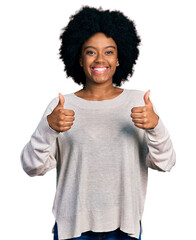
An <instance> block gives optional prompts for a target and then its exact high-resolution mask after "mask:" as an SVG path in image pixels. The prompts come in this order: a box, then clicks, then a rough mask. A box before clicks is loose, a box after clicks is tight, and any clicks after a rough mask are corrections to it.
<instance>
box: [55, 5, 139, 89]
mask: <svg viewBox="0 0 196 240" xmlns="http://www.w3.org/2000/svg"><path fill="white" fill-rule="evenodd" d="M98 32H102V33H104V34H105V35H106V36H107V37H111V38H112V39H113V40H114V41H115V42H116V45H117V49H118V60H119V63H120V66H119V67H118V68H116V72H115V74H114V76H113V80H112V81H113V83H114V84H115V85H116V86H121V85H122V82H125V81H128V79H127V78H128V77H129V76H132V74H133V72H134V69H133V66H134V64H136V60H137V58H138V55H139V48H138V47H139V44H140V42H141V39H140V37H139V36H138V34H137V30H136V28H135V23H134V22H133V21H132V20H130V19H128V17H126V16H125V15H123V13H121V12H120V11H110V10H102V8H101V7H100V8H99V9H96V8H93V7H89V6H84V7H82V8H81V9H80V10H79V11H78V12H76V13H75V15H72V16H71V17H70V21H69V23H68V25H67V26H66V27H64V28H63V29H62V33H61V35H60V40H61V46H60V49H59V55H60V59H62V61H63V62H64V64H65V68H64V70H65V72H66V73H67V76H68V77H72V78H73V80H74V82H76V83H77V84H79V85H81V84H82V85H83V87H84V86H85V83H86V77H85V74H84V71H83V68H82V67H81V66H80V64H79V57H80V53H81V48H82V45H83V43H84V42H85V41H86V40H87V39H89V38H90V37H91V36H93V35H94V34H95V33H98Z"/></svg>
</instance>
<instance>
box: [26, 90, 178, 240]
mask: <svg viewBox="0 0 196 240" xmlns="http://www.w3.org/2000/svg"><path fill="white" fill-rule="evenodd" d="M143 96H144V92H142V91H137V90H129V89H124V91H123V92H122V93H121V94H120V95H119V96H117V97H115V98H113V99H109V100H103V101H88V100H85V99H82V98H80V97H78V96H76V95H75V94H74V93H70V94H67V95H64V98H65V104H64V108H65V109H71V110H74V112H75V121H74V122H73V125H72V126H71V129H69V130H68V131H66V132H63V133H62V132H61V133H59V132H56V131H55V130H53V129H52V128H50V127H49V125H48V122H47V118H46V117H47V115H48V114H50V113H51V112H52V111H53V109H54V108H55V107H56V105H57V104H58V101H59V99H58V97H57V98H55V99H54V100H53V101H51V103H50V104H49V106H48V107H47V109H46V111H45V113H44V115H43V117H42V119H41V121H40V123H39V125H38V127H37V129H36V130H35V132H34V133H33V135H32V137H31V139H30V141H29V142H28V143H27V145H26V146H25V147H24V149H23V151H22V154H21V161H22V166H23V169H24V171H25V172H26V173H27V174H29V175H30V176H36V175H44V174H45V173H46V172H47V171H49V170H51V169H53V168H55V167H56V169H57V189H56V196H55V200H54V205H53V214H54V216H55V220H56V222H57V225H58V235H59V239H68V238H74V237H79V236H80V235H81V233H82V232H86V231H89V230H91V231H94V232H107V231H113V230H115V229H116V228H120V229H121V230H122V231H124V232H126V233H127V234H128V235H129V236H131V237H135V238H139V233H140V221H141V220H142V214H143V209H144V202H145V198H146V189H147V178H148V167H150V168H153V169H156V170H159V171H170V170H171V168H172V167H173V166H174V164H175V161H176V156H175V152H174V149H173V146H172V142H171V139H170V136H169V133H168V131H167V130H166V128H165V127H164V125H163V123H162V121H161V119H159V122H158V125H157V126H156V127H155V128H154V129H151V130H143V129H139V128H137V127H135V126H134V124H133V122H132V119H131V117H130V114H131V109H132V108H133V107H138V106H144V100H143Z"/></svg>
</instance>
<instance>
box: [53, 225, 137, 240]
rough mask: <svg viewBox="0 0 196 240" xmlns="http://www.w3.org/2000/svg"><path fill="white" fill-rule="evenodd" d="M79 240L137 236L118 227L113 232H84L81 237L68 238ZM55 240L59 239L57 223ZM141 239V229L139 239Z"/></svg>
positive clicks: (112, 239) (125, 238)
mask: <svg viewBox="0 0 196 240" xmlns="http://www.w3.org/2000/svg"><path fill="white" fill-rule="evenodd" d="M72 239H73V240H79V239H86V240H136V238H132V237H129V236H128V234H127V233H125V232H123V231H121V230H120V228H117V229H116V230H114V231H111V232H92V231H88V232H83V233H82V235H81V236H80V237H76V238H70V239H67V240H72ZM54 240H58V230H57V224H56V223H55V226H54ZM138 240H141V231H140V236H139V239H138Z"/></svg>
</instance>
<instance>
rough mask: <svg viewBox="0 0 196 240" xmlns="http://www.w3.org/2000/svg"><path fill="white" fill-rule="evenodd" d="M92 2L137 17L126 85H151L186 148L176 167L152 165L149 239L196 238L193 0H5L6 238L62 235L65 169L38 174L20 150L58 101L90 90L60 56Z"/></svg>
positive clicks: (2, 212)
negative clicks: (57, 206)
mask: <svg viewBox="0 0 196 240" xmlns="http://www.w3.org/2000/svg"><path fill="white" fill-rule="evenodd" d="M82 5H89V6H94V7H99V6H102V7H103V9H110V10H120V11H122V12H123V13H124V14H125V15H127V16H129V18H131V19H133V20H134V21H135V23H136V27H137V30H138V33H139V35H140V36H141V39H142V45H141V46H140V56H139V59H138V61H137V64H136V66H135V73H134V75H133V77H132V78H130V81H129V82H127V83H126V84H123V85H122V86H121V88H127V89H140V90H143V91H147V90H149V89H150V90H151V95H150V97H151V100H152V101H153V103H154V105H155V107H156V109H157V111H158V113H159V115H160V117H161V118H162V120H163V122H164V124H165V126H166V127H167V129H168V130H169V132H170V135H171V138H172V141H173V144H174V147H175V150H176V154H177V163H176V165H175V166H174V168H173V169H172V170H171V172H170V173H162V172H158V171H155V170H151V169H150V170H149V181H148V190H147V197H146V202H145V209H144V215H143V230H144V231H143V235H142V239H143V240H165V239H167V240H173V239H179V240H182V239H185V238H186V239H194V238H195V236H194V232H193V231H194V229H195V214H196V211H195V210H196V207H195V204H196V194H195V184H196V181H195V169H196V157H195V142H196V140H195V134H196V130H195V125H196V114H195V109H196V108H195V104H196V102H195V80H196V73H195V56H196V46H195V45H196V33H195V22H196V15H195V3H194V1H190V0H186V1H180V0H178V1H177V0H173V1H171V0H164V1H157V0H148V1H146V0H143V1H138V0H134V1H133V0H129V1H123V0H121V1H111V0H109V1H105V0H100V1H90V0H89V1H74V0H73V1H66V0H64V1H62V0H61V1H60V0H59V1H50V0H47V1H46V0H39V1H38V0H34V1H21V0H18V1H1V4H0V31H1V37H0V41H1V44H0V61H1V70H0V79H1V88H0V91H1V92H0V93H1V94H0V97H1V101H0V103H1V108H0V111H1V117H0V121H1V174H0V177H1V179H0V183H1V186H0V189H1V198H0V201H1V202H0V216H1V225H0V226H1V239H20V240H26V239H28V240H35V239H36V240H49V239H51V240H52V234H51V229H52V226H53V224H54V217H53V215H52V204H53V200H54V195H55V187H56V171H55V170H52V171H50V172H48V173H47V174H46V175H45V176H43V177H29V176H28V175H27V174H26V173H25V172H24V171H23V169H22V167H21V163H20V153H21V151H22V149H23V147H24V145H25V144H26V143H27V142H28V141H29V139H30V136H31V135H32V133H33V132H34V130H35V128H36V127H37V125H38V123H39V121H40V119H41V117H42V114H43V113H44V111H45V109H46V107H47V105H48V104H49V102H50V101H51V100H52V99H53V98H55V97H56V96H58V93H59V92H61V93H62V94H68V93H71V92H76V91H78V90H79V89H81V88H82V86H79V85H77V84H75V83H74V82H73V81H72V79H68V78H66V75H65V73H64V71H63V68H64V66H63V63H62V62H61V60H59V55H58V49H59V46H60V41H59V35H60V33H61V29H62V28H63V27H64V26H65V25H67V23H68V21H69V16H70V15H72V14H74V13H75V11H77V10H79V9H80V8H81V6H82ZM65 101H66V99H65ZM130 110H131V109H130ZM119 114H120V112H119Z"/></svg>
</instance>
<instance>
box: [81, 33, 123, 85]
mask: <svg viewBox="0 0 196 240" xmlns="http://www.w3.org/2000/svg"><path fill="white" fill-rule="evenodd" d="M80 65H81V67H83V69H84V73H85V75H86V81H87V82H88V81H91V82H94V83H105V82H112V77H113V75H114V73H115V71H116V67H117V66H118V65H119V63H118V58H117V45H116V43H115V41H114V40H113V39H112V38H108V37H106V35H105V34H103V33H96V34H95V35H93V36H92V37H90V38H89V39H88V40H87V41H86V42H85V43H84V44H83V46H82V51H81V57H80Z"/></svg>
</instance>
